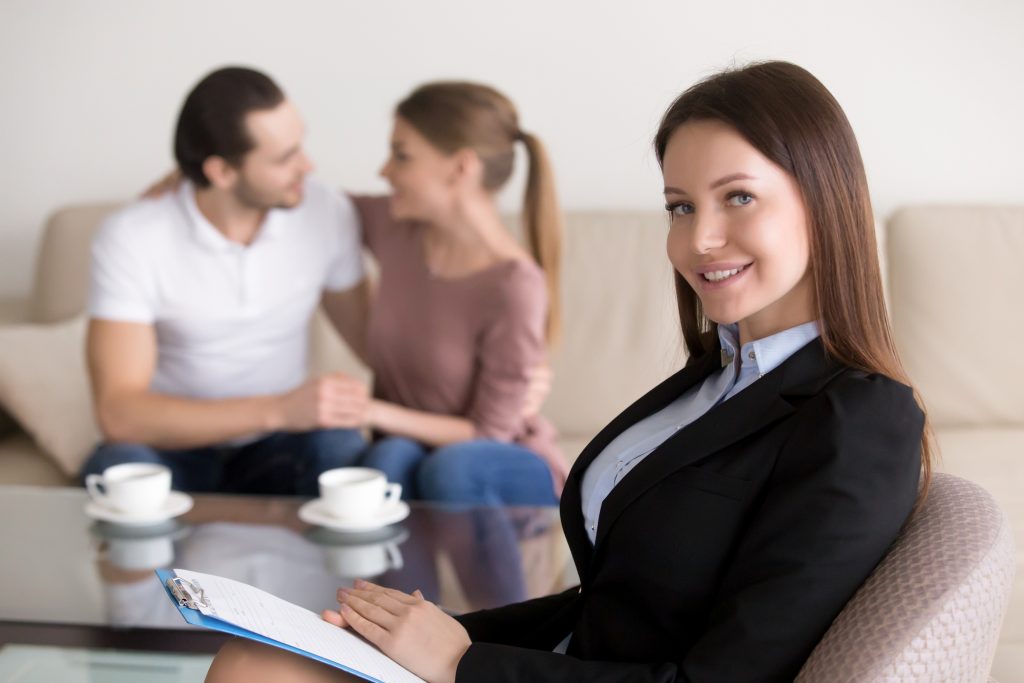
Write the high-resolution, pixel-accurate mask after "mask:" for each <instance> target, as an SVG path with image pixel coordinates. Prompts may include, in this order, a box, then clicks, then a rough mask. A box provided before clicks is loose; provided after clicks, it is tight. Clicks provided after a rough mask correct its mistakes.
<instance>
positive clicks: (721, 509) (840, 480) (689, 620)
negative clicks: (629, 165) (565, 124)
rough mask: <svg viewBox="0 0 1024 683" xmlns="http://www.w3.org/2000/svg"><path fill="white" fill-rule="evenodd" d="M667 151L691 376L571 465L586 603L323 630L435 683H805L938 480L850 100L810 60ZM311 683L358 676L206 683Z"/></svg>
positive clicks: (701, 123)
mask: <svg viewBox="0 0 1024 683" xmlns="http://www.w3.org/2000/svg"><path fill="white" fill-rule="evenodd" d="M655 149H656V152H657V156H658V160H659V162H660V163H661V167H662V171H663V175H664V181H665V198H666V202H667V207H666V208H667V209H668V212H669V215H670V227H669V231H668V238H667V248H668V255H669V258H670V260H671V261H672V264H673V266H674V267H675V270H676V275H675V281H676V290H677V296H678V302H679V315H680V320H681V324H682V330H683V337H684V340H685V342H686V346H687V349H688V351H689V354H690V362H688V363H687V365H686V367H685V368H683V369H682V370H681V371H679V372H678V373H676V374H675V375H673V376H672V377H670V378H668V379H667V380H666V381H664V382H663V383H662V384H660V385H659V386H657V387H655V388H654V389H653V390H651V391H650V392H649V393H648V394H647V395H645V396H643V397H642V398H640V399H639V400H638V401H636V403H634V404H633V405H631V406H630V407H629V408H627V409H626V410H625V411H624V412H623V413H622V414H621V415H619V416H618V417H617V418H615V419H614V420H613V421H612V422H611V424H609V425H608V426H607V427H605V429H604V430H602V431H601V433H600V434H598V435H597V437H596V438H595V439H594V440H593V441H592V442H591V443H590V444H589V445H588V446H587V447H586V448H585V449H584V451H583V453H582V454H580V456H579V458H578V460H577V461H576V463H575V465H574V466H573V469H572V472H571V474H570V476H569V480H568V482H567V484H566V487H565V491H564V494H563V496H562V501H561V512H562V523H563V526H564V529H565V535H566V538H567V539H568V541H569V546H570V548H571V549H572V554H573V558H574V560H575V562H576V567H577V569H578V570H579V575H580V578H581V585H580V586H579V587H577V588H573V589H572V590H569V591H566V592H564V593H562V594H559V595H553V596H549V597H545V598H540V599H537V600H531V601H528V602H524V603H518V604H514V605H509V606H507V607H502V608H498V609H494V610H487V611H483V612H476V613H472V614H467V615H464V616H462V617H460V618H458V619H457V620H456V619H453V618H451V617H448V616H446V615H445V614H444V613H443V612H441V611H440V610H439V609H437V608H436V607H435V606H434V605H432V604H431V603H429V602H426V601H424V600H423V599H422V596H420V595H418V594H413V595H406V594H403V593H400V592H397V591H392V590H388V589H384V588H380V587H378V586H374V585H372V584H366V583H360V584H357V586H356V587H355V588H354V589H342V590H340V591H339V596H338V599H339V603H340V610H339V611H338V612H329V613H325V618H326V619H328V620H329V621H332V622H334V623H336V624H338V625H339V626H344V627H351V628H352V629H354V630H355V631H357V632H358V633H360V634H362V635H363V636H364V637H366V638H367V639H369V640H370V641H372V642H374V643H375V644H377V645H378V646H379V647H380V648H381V649H382V650H383V651H384V652H385V653H387V654H388V655H390V656H391V657H392V658H394V659H395V660H396V661H398V662H399V663H401V664H403V665H404V666H405V667H406V668H408V669H410V670H411V671H413V672H414V673H417V674H418V675H420V676H421V677H423V678H425V679H427V680H428V681H432V682H434V681H453V680H455V681H488V682H492V681H570V680H571V681H609V682H611V681H666V682H667V681H690V682H693V683H703V682H705V681H708V682H710V681H723V682H724V681H728V682H730V683H734V682H740V681H787V680H792V679H793V677H794V676H796V674H797V672H798V671H799V670H800V667H801V665H802V663H803V662H804V661H805V659H806V658H807V656H808V655H809V654H810V652H811V650H812V649H813V648H814V646H815V645H816V644H817V642H818V640H819V639H820V638H821V636H822V635H823V634H824V632H825V631H826V630H827V629H828V627H829V624H830V623H831V622H832V620H833V619H834V618H835V617H836V615H837V614H838V613H839V611H840V610H841V609H842V608H843V605H844V604H845V603H846V602H847V600H849V598H850V597H851V596H852V595H853V593H854V592H855V591H856V590H857V588H858V586H860V584H861V583H862V582H863V581H864V579H865V578H866V577H867V576H868V574H869V573H870V572H871V570H872V569H873V568H874V567H875V565H876V564H877V563H878V561H879V560H880V559H881V558H882V556H883V555H884V554H885V552H886V549H887V548H888V547H889V545H890V543H891V542H892V541H893V539H894V538H895V537H896V535H897V533H898V532H899V530H900V527H901V526H902V525H903V523H904V522H905V521H906V519H907V517H908V516H909V515H910V514H911V511H912V509H913V508H914V504H915V501H916V499H917V496H918V490H919V483H921V482H920V481H919V480H920V479H921V478H922V476H923V478H924V483H926V482H927V476H928V472H929V458H930V454H929V448H928V441H927V439H926V438H925V434H926V429H925V416H924V412H923V410H922V409H921V408H920V407H919V405H918V402H917V401H916V400H915V397H914V392H913V390H912V389H911V388H910V386H909V383H908V381H907V378H906V376H905V374H904V371H903V369H902V367H901V365H900V363H899V360H898V358H897V356H896V352H895V349H894V347H893V343H892V340H891V336H890V333H889V327H888V322H887V315H886V311H885V304H884V301H883V297H882V286H881V278H880V272H879V266H878V260H877V256H876V247H875V238H874V221H873V217H872V212H871V203H870V199H869V197H868V191H867V184H866V180H865V174H864V169H863V165H862V162H861V158H860V153H859V151H858V148H857V143H856V140H855V138H854V135H853V132H852V130H851V129H850V126H849V123H848V122H847V120H846V117H845V115H844V114H843V112H842V110H841V109H840V107H839V105H838V104H837V103H836V101H835V99H834V98H833V97H832V96H831V94H829V92H828V91H827V90H826V89H825V87H824V86H822V85H821V83H819V82H818V81H817V80H816V79H815V78H814V77H813V76H812V75H811V74H809V73H808V72H806V71H804V70H803V69H801V68H799V67H797V66H794V65H792V64H787V63H782V62H769V63H764V64H756V65H752V66H749V67H746V68H743V69H739V70H734V71H728V72H724V73H721V74H718V75H716V76H713V77H711V78H709V79H707V80H705V81H703V82H701V83H699V84H697V85H695V86H693V87H692V88H690V89H689V90H687V91H686V92H684V93H683V94H682V95H681V96H680V97H679V98H678V99H677V100H676V101H675V102H674V103H673V104H672V106H671V107H670V108H669V110H668V112H667V113H666V114H665V116H664V119H663V121H662V124H661V127H660V129H659V131H658V134H657V137H656V139H655ZM624 265H626V266H627V267H637V268H640V267H643V264H624ZM623 361H624V362H628V359H623ZM300 668H302V669H303V675H305V676H307V677H309V678H310V679H311V680H312V679H323V680H339V674H338V672H337V671H336V670H331V669H327V668H326V667H322V666H320V665H312V664H307V663H301V664H300V663H298V661H297V658H294V657H293V656H291V655H287V654H279V653H277V652H272V651H268V650H265V649H262V650H261V649H260V647H259V646H254V645H247V644H241V643H234V644H231V645H229V646H227V647H226V648H225V650H223V651H222V653H221V654H220V655H218V658H217V662H216V663H215V665H214V667H213V668H212V669H211V672H210V680H221V677H223V678H224V679H227V678H231V677H234V676H238V677H242V678H241V679H242V680H254V679H253V678H251V676H254V675H256V673H259V674H261V675H265V676H277V675H281V673H280V672H281V671H287V672H289V675H293V674H294V675H296V676H297V675H298V670H299V669H300Z"/></svg>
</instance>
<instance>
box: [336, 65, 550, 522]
mask: <svg viewBox="0 0 1024 683" xmlns="http://www.w3.org/2000/svg"><path fill="white" fill-rule="evenodd" d="M518 143H522V144H523V146H524V147H525V151H526V153H527V156H528V158H529V174H528V178H527V187H526V196H525V200H524V206H523V211H522V216H523V228H524V230H523V231H524V233H525V236H526V242H527V244H528V245H529V250H527V249H524V248H523V247H522V246H521V245H520V243H519V242H518V241H517V239H516V238H515V237H514V236H513V235H512V234H511V233H510V232H509V231H508V229H507V228H506V227H505V225H504V224H503V222H502V220H501V217H500V215H499V212H498V207H497V203H496V200H495V195H496V193H497V192H498V190H500V189H501V188H502V186H504V185H505V183H506V182H507V181H508V179H509V177H510V176H511V174H512V168H513V159H514V157H515V149H516V146H517V144H518ZM381 175H382V176H383V177H384V178H386V179H387V180H388V182H389V183H390V185H391V187H392V190H393V192H392V194H391V195H390V196H388V197H355V198H354V201H355V203H356V206H357V208H358V210H359V214H360V218H361V221H362V227H363V238H364V242H365V244H366V246H367V248H368V249H369V250H370V252H371V253H372V254H373V255H374V257H375V258H376V260H377V261H378V263H379V264H380V272H381V278H380V282H379V284H378V287H377V291H376V293H375V297H374V304H373V307H372V313H371V316H370V321H369V327H368V336H367V345H366V355H367V360H368V362H369V364H370V366H371V368H372V369H373V371H374V387H373V400H372V401H371V402H370V404H369V408H368V410H367V414H366V426H368V427H370V428H371V429H372V430H373V431H374V434H375V436H376V438H375V440H374V441H373V442H372V443H369V444H367V445H366V446H365V449H364V450H363V452H362V453H361V454H360V455H359V456H358V461H359V463H360V464H363V465H366V466H369V467H376V468H378V469H381V470H383V471H384V472H385V473H387V475H388V478H389V479H390V480H391V481H397V482H399V483H401V484H402V486H403V492H404V493H403V495H405V496H406V497H409V498H422V499H428V500H438V501H444V502H458V503H473V504H521V505H542V504H554V503H556V502H557V495H558V492H560V491H561V487H562V483H563V482H564V479H565V475H566V472H567V469H568V468H567V464H566V462H565V459H564V458H563V457H562V455H561V453H560V452H559V451H558V448H557V446H556V443H555V437H556V435H555V431H554V429H553V428H552V426H551V425H550V424H549V423H548V422H547V421H546V420H544V419H543V418H542V417H540V416H539V415H536V414H533V415H526V414H524V404H525V403H526V399H527V393H528V388H529V386H530V373H531V370H532V369H534V368H536V367H539V366H541V365H543V364H544V363H545V358H546V352H547V345H548V343H549V341H550V340H551V339H552V338H553V337H554V336H555V334H556V332H557V329H558V320H559V316H558V313H559V311H558V305H557V304H558V296H557V290H558V260H559V251H560V245H561V216H560V212H559V208H558V203H557V198H556V195H555V188H554V180H553V177H552V172H551V168H550V165H549V163H548V159H547V155H546V153H545V150H544V147H543V145H542V144H541V142H540V141H539V140H538V139H537V138H536V137H534V136H533V135H531V134H529V133H526V132H524V131H523V130H521V129H520V127H519V122H518V116H517V114H516V110H515V107H514V106H513V105H512V103H511V102H510V101H509V100H508V98H506V97H505V96H504V95H502V94H501V93H499V92H498V91H496V90H494V89H492V88H490V87H487V86H484V85H479V84H474V83H465V82H441V83H431V84H427V85H424V86H422V87H420V88H417V89H416V90H415V91H414V92H413V93H412V94H410V95H409V96H408V97H407V98H405V99H404V100H403V101H402V102H400V103H399V104H398V107H397V109H396V112H395V120H394V129H393V132H392V136H391V154H390V156H389V158H388V160H387V162H386V163H385V165H384V167H383V168H382V169H381Z"/></svg>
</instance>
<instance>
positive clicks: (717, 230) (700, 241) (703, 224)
mask: <svg viewBox="0 0 1024 683" xmlns="http://www.w3.org/2000/svg"><path fill="white" fill-rule="evenodd" d="M725 233H726V231H725V226H724V225H722V222H721V220H720V219H719V218H718V217H717V216H715V215H714V214H709V213H707V212H704V213H703V214H700V213H698V215H696V216H695V217H694V223H693V251H694V252H695V253H697V254H707V253H708V252H710V251H712V250H713V249H720V248H722V247H724V246H725V245H726V243H727V241H728V240H727V239H726V234H725Z"/></svg>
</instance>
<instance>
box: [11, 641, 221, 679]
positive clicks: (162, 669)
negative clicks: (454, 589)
mask: <svg viewBox="0 0 1024 683" xmlns="http://www.w3.org/2000/svg"><path fill="white" fill-rule="evenodd" d="M211 661H213V657H212V656H210V655H176V654H171V655H169V654H158V653H150V652H146V653H142V652H116V651H109V650H86V649H82V648H61V647H46V646H40V645H5V646H4V647H3V648H0V681H12V682H13V681H17V683H54V682H55V681H60V682H61V683H138V682H139V681H146V683H193V682H194V681H201V680H202V679H203V677H205V676H206V671H207V669H209V668H210V662H211Z"/></svg>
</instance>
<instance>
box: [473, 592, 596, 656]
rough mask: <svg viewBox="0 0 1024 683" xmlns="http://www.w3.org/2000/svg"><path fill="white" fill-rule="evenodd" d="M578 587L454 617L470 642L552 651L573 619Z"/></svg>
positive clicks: (570, 627)
mask: <svg viewBox="0 0 1024 683" xmlns="http://www.w3.org/2000/svg"><path fill="white" fill-rule="evenodd" d="M578 595H579V586H574V587H573V588H570V589H568V590H566V591H563V592H561V593H556V594H555V595H548V596H545V597H542V598H535V599H533V600H526V601H524V602H517V603H514V604H512V605H506V606H504V607H498V608H495V609H486V610H480V611H479V612H470V613H468V614H463V615H461V616H458V617H456V619H457V620H458V622H459V623H460V624H462V626H463V627H464V628H465V629H466V631H467V632H468V633H469V638H470V640H472V641H473V642H487V643H496V644H502V645H510V646H513V647H517V648H531V649H541V650H553V649H554V648H555V646H556V645H558V644H559V643H560V642H562V640H563V639H564V638H565V637H566V636H567V635H569V632H570V631H571V630H572V625H573V623H574V621H575V618H576V614H577V612H576V609H575V608H576V598H577V597H578Z"/></svg>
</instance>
